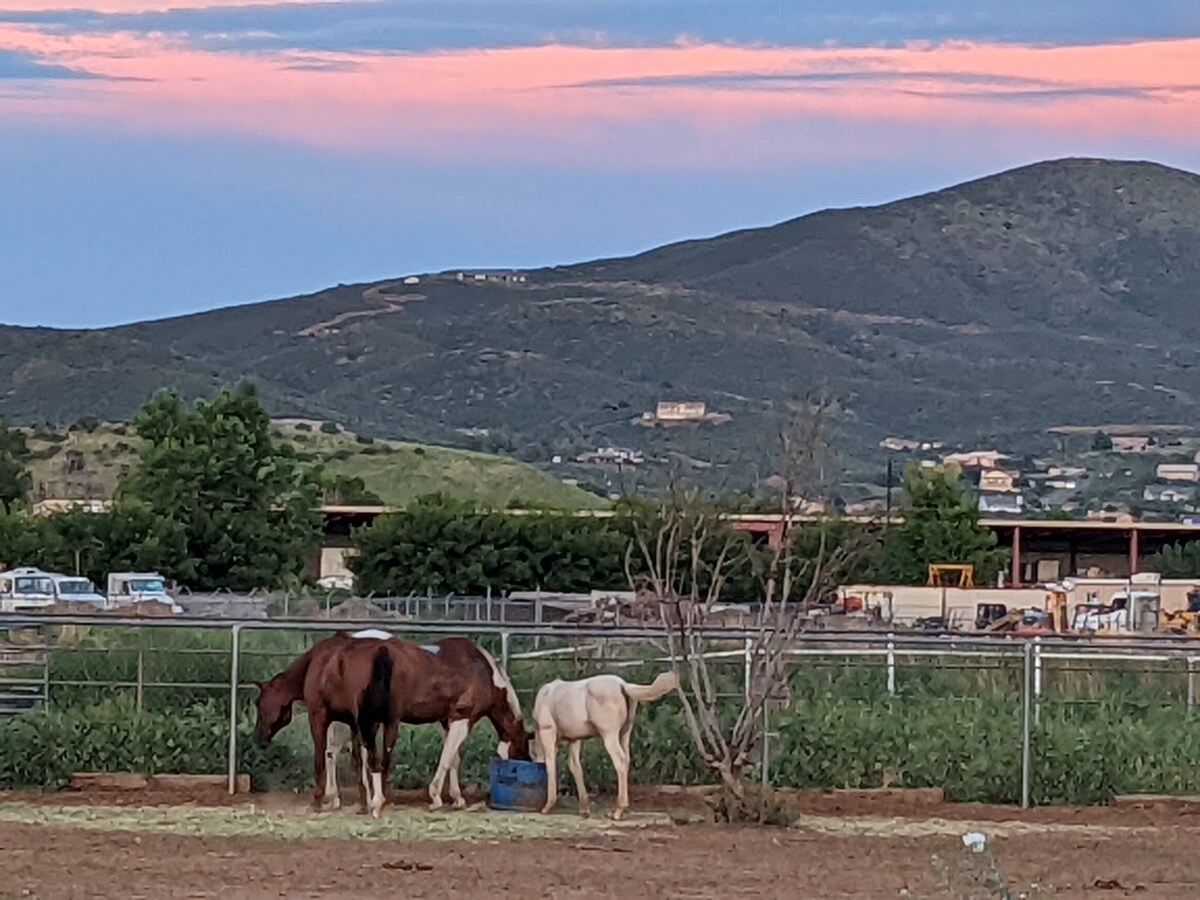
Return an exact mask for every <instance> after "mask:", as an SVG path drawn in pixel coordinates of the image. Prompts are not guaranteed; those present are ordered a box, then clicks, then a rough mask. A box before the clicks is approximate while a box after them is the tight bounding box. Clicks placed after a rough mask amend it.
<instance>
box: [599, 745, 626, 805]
mask: <svg viewBox="0 0 1200 900" xmlns="http://www.w3.org/2000/svg"><path fill="white" fill-rule="evenodd" d="M604 749H606V750H607V751H608V758H609V759H611V760H612V764H613V768H614V769H616V770H617V808H616V809H614V810H613V815H612V817H613V818H614V819H622V818H624V817H625V810H627V809H629V757H628V756H627V755H626V754H625V748H624V747H622V746H621V735H620V732H617V731H609V732H607V733H605V735H604Z"/></svg>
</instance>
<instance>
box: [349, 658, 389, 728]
mask: <svg viewBox="0 0 1200 900" xmlns="http://www.w3.org/2000/svg"><path fill="white" fill-rule="evenodd" d="M394 670H395V662H393V660H392V654H391V652H390V649H389V648H388V647H387V645H384V646H382V647H379V648H378V649H377V650H376V651H375V656H374V658H373V659H372V660H371V680H370V681H369V682H367V687H366V690H364V691H363V697H362V702H361V703H359V707H358V730H359V733H360V734H362V735H363V737H364V738H369V736H370V735H371V734H372V729H373V728H374V726H375V725H378V724H380V723H383V722H387V721H389V720H390V718H391V714H392V673H393V672H394Z"/></svg>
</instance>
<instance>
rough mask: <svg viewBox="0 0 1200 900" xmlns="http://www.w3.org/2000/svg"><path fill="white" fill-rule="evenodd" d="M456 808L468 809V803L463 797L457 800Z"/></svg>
mask: <svg viewBox="0 0 1200 900" xmlns="http://www.w3.org/2000/svg"><path fill="white" fill-rule="evenodd" d="M454 808H455V809H466V808H467V801H466V800H464V799H463V798H462V797H459V798H458V799H457V800H455V801H454Z"/></svg>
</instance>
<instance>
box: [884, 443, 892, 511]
mask: <svg viewBox="0 0 1200 900" xmlns="http://www.w3.org/2000/svg"><path fill="white" fill-rule="evenodd" d="M884 523H885V524H886V525H891V524H892V455H891V454H890V453H889V454H888V458H887V512H886V514H885V516H884Z"/></svg>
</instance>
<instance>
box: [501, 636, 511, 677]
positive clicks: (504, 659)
mask: <svg viewBox="0 0 1200 900" xmlns="http://www.w3.org/2000/svg"><path fill="white" fill-rule="evenodd" d="M500 667H501V668H502V669H504V674H505V675H508V632H507V631H502V632H500ZM510 677H511V676H510Z"/></svg>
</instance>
